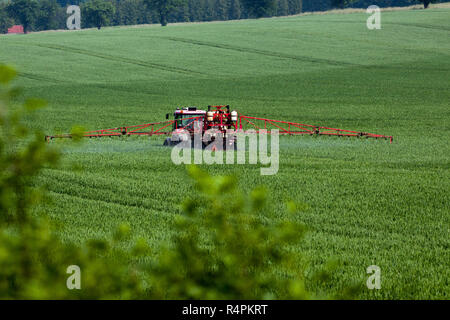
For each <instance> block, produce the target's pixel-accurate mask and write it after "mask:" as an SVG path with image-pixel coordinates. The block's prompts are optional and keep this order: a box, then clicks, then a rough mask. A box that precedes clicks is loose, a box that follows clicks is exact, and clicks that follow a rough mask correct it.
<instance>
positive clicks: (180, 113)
mask: <svg viewBox="0 0 450 320" xmlns="http://www.w3.org/2000/svg"><path fill="white" fill-rule="evenodd" d="M173 115H174V119H175V121H174V123H173V130H176V129H185V130H188V131H192V130H193V129H194V124H195V123H196V122H197V124H200V123H203V121H204V118H205V115H206V111H205V110H199V109H197V108H196V107H185V108H182V109H180V108H177V109H176V110H175V112H174V114H173ZM168 118H169V114H167V115H166V119H168Z"/></svg>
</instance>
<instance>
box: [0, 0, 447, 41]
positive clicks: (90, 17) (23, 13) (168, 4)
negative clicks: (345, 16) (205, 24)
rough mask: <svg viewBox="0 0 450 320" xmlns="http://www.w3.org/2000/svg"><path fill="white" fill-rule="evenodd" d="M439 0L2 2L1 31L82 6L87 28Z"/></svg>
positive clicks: (47, 22)
mask: <svg viewBox="0 0 450 320" xmlns="http://www.w3.org/2000/svg"><path fill="white" fill-rule="evenodd" d="M419 2H422V3H424V6H425V7H427V6H428V4H429V3H430V2H440V1H439V0H436V1H431V0H420V1H419V0H87V1H86V0H3V1H2V0H0V33H6V32H7V29H8V28H9V27H11V26H12V25H14V24H21V25H23V27H24V30H25V32H27V31H42V30H54V29H65V28H66V20H67V17H68V15H67V13H66V8H67V6H68V5H80V7H81V17H82V18H81V22H82V28H92V27H97V28H101V27H103V26H119V25H136V24H152V23H160V24H161V25H163V26H164V25H166V24H167V23H169V22H197V21H217V20H238V19H248V18H260V17H271V16H286V15H293V14H298V13H301V12H302V11H325V10H329V9H332V8H336V7H338V8H344V7H349V6H351V7H361V8H365V7H368V6H369V5H378V6H380V7H388V6H406V5H411V4H414V3H419Z"/></svg>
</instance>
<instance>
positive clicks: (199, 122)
mask: <svg viewBox="0 0 450 320" xmlns="http://www.w3.org/2000/svg"><path fill="white" fill-rule="evenodd" d="M166 119H169V114H166ZM174 119H175V120H174V122H173V127H172V136H171V137H169V138H167V139H166V140H165V141H164V145H165V146H173V145H176V144H178V143H180V142H183V141H186V140H187V139H188V138H189V140H190V141H191V143H192V145H191V146H194V140H195V137H194V136H195V134H198V135H200V137H201V140H202V141H201V145H200V146H201V147H203V148H204V147H206V146H207V145H209V144H210V143H212V142H214V141H216V140H218V139H221V140H222V141H223V147H224V148H225V147H226V144H227V143H228V144H230V145H231V146H232V147H236V131H237V130H238V127H237V125H238V113H237V111H230V106H228V105H227V106H208V110H207V111H206V110H200V109H197V107H186V108H183V109H180V108H177V109H176V110H175V112H174ZM188 135H189V137H188ZM218 147H219V148H221V147H222V146H218Z"/></svg>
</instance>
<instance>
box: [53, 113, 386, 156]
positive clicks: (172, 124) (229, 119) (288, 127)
mask: <svg viewBox="0 0 450 320" xmlns="http://www.w3.org/2000/svg"><path fill="white" fill-rule="evenodd" d="M248 129H252V131H251V132H252V133H260V132H261V131H262V130H264V132H267V133H269V134H270V133H271V131H270V130H273V129H276V130H278V134H280V135H311V136H336V137H357V138H375V139H384V140H389V141H390V142H391V143H392V141H393V137H392V136H385V135H381V134H374V133H367V132H360V131H352V130H345V129H336V128H330V127H325V126H317V125H310V124H303V123H298V122H292V121H282V120H271V119H265V118H259V117H251V116H244V115H241V114H239V113H238V112H237V111H235V110H233V111H231V110H230V106H229V105H226V106H208V110H207V111H206V110H200V109H197V108H196V107H185V108H182V109H180V108H177V109H176V110H175V112H174V119H173V120H169V114H167V115H166V121H161V122H153V123H146V124H141V125H134V126H124V127H117V128H112V129H100V130H95V131H88V132H85V133H84V135H83V136H84V137H87V138H100V137H113V136H131V135H144V136H153V135H172V137H171V138H167V139H166V140H165V141H164V145H167V146H172V145H176V144H177V143H179V142H182V141H186V140H187V139H188V135H189V136H190V138H191V141H193V140H194V139H192V137H193V136H194V135H195V134H196V133H201V135H202V138H203V142H202V146H203V147H205V146H207V145H209V144H210V143H211V142H212V141H215V140H216V138H217V137H219V136H220V137H221V138H222V139H223V141H225V142H228V143H230V144H234V145H235V144H236V134H237V133H238V132H242V131H245V130H248ZM55 138H72V135H71V134H59V135H53V136H45V140H46V141H50V140H53V139H55Z"/></svg>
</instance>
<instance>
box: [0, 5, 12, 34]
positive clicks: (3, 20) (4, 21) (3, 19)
mask: <svg viewBox="0 0 450 320" xmlns="http://www.w3.org/2000/svg"><path fill="white" fill-rule="evenodd" d="M6 7H7V5H6V3H0V33H7V32H8V28H10V27H11V26H12V25H13V24H14V21H13V19H11V18H10V17H9V16H8V13H7V11H6Z"/></svg>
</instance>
